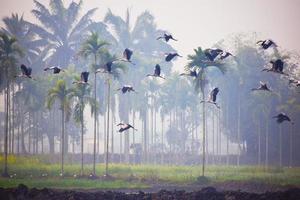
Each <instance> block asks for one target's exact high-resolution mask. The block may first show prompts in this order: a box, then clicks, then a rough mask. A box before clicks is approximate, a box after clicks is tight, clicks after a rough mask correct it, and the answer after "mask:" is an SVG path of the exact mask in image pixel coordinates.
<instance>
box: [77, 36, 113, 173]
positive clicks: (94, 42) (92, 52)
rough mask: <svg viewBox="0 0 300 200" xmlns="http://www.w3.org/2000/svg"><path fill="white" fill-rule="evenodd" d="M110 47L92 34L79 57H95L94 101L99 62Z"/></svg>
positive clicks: (95, 128) (94, 163)
mask: <svg viewBox="0 0 300 200" xmlns="http://www.w3.org/2000/svg"><path fill="white" fill-rule="evenodd" d="M107 45H109V43H107V42H106V41H103V40H101V39H100V37H99V34H98V33H97V32H92V33H91V35H90V36H89V37H88V38H87V39H86V40H85V42H84V43H83V44H82V46H81V49H80V51H79V55H81V56H83V57H84V58H88V57H93V73H94V101H95V102H96V99H97V76H96V70H97V62H98V58H99V57H100V56H101V54H104V53H105V52H106V51H107V50H106V49H104V47H105V46H107ZM97 116H98V112H97V111H96V112H94V159H93V174H94V175H96V174H95V172H96V169H95V166H96V135H97V127H96V126H97V121H98V120H97Z"/></svg>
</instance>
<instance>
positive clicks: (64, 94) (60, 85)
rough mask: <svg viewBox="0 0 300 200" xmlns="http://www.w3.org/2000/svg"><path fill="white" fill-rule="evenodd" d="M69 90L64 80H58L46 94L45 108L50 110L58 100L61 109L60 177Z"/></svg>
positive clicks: (68, 108)
mask: <svg viewBox="0 0 300 200" xmlns="http://www.w3.org/2000/svg"><path fill="white" fill-rule="evenodd" d="M71 92H72V90H71V89H68V88H67V85H66V82H65V81H64V80H58V81H57V82H56V85H55V86H54V87H53V88H51V89H50V90H49V92H48V97H47V107H48V109H51V107H52V106H53V104H54V102H55V100H56V99H57V100H59V102H60V109H61V141H60V143H61V175H63V174H64V150H65V148H64V144H65V121H66V119H68V118H69V116H70V114H71V101H70V97H71Z"/></svg>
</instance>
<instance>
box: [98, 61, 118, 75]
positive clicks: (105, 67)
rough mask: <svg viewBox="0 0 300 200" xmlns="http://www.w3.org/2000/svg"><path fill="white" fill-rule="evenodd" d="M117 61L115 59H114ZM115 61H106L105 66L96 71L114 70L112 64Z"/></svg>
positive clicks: (106, 71) (109, 71) (107, 71)
mask: <svg viewBox="0 0 300 200" xmlns="http://www.w3.org/2000/svg"><path fill="white" fill-rule="evenodd" d="M114 61H115V60H114ZM114 61H109V62H107V63H105V65H104V66H103V68H100V69H97V70H96V73H109V74H110V73H111V70H112V65H113V62H114Z"/></svg>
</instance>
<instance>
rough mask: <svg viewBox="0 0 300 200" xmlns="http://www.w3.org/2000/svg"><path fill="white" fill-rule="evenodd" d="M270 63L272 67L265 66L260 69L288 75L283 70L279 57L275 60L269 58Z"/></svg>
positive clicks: (282, 63)
mask: <svg viewBox="0 0 300 200" xmlns="http://www.w3.org/2000/svg"><path fill="white" fill-rule="evenodd" d="M270 63H271V64H272V67H271V68H265V69H263V70H262V71H266V72H274V73H278V74H282V75H286V76H288V74H286V73H284V72H283V66H284V62H283V61H282V60H281V59H277V60H275V61H273V60H271V61H270Z"/></svg>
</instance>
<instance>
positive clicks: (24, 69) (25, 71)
mask: <svg viewBox="0 0 300 200" xmlns="http://www.w3.org/2000/svg"><path fill="white" fill-rule="evenodd" d="M21 71H22V74H24V75H26V74H27V67H26V66H25V65H23V64H22V65H21Z"/></svg>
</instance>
